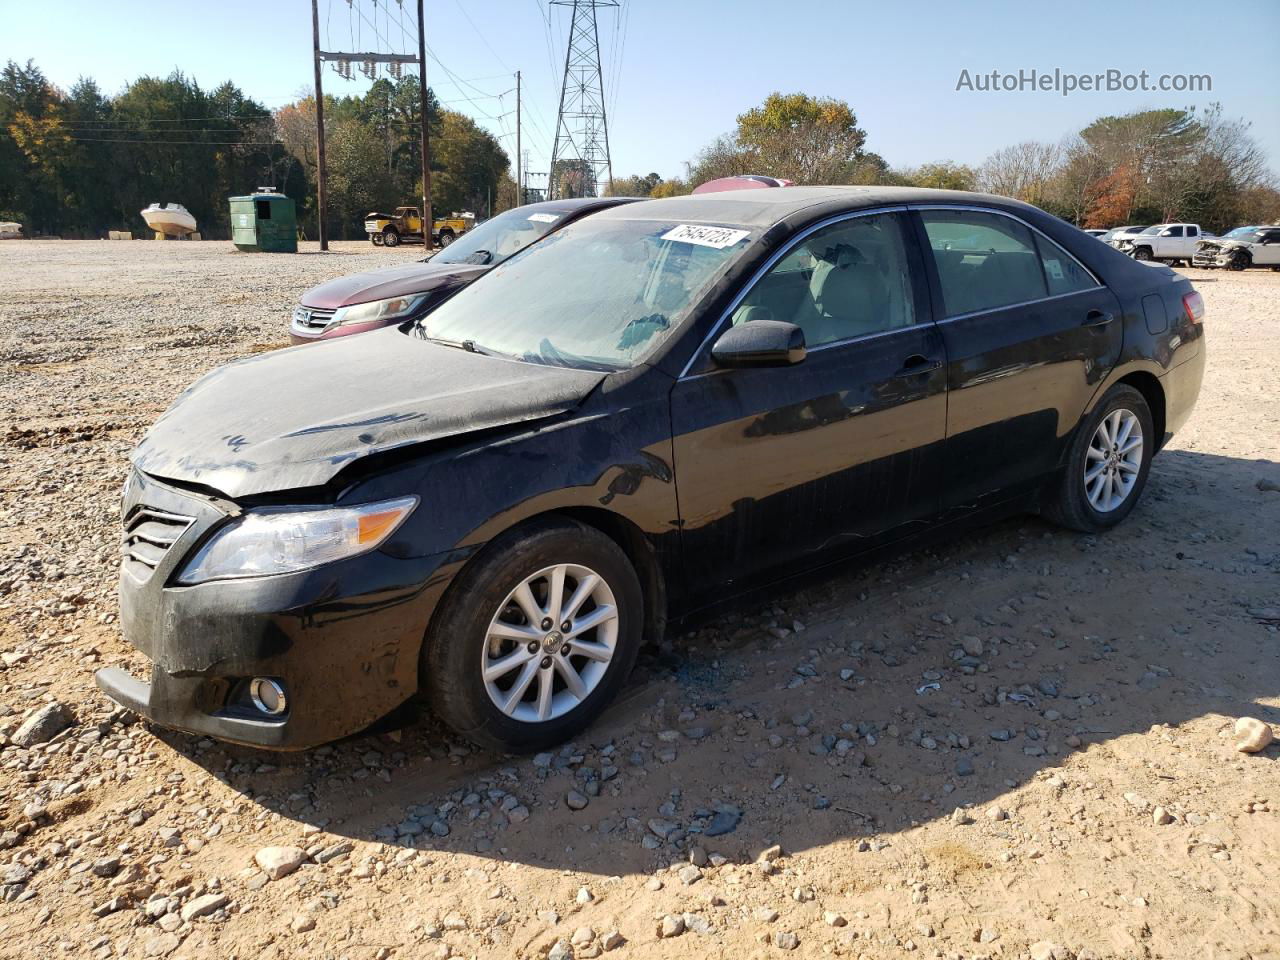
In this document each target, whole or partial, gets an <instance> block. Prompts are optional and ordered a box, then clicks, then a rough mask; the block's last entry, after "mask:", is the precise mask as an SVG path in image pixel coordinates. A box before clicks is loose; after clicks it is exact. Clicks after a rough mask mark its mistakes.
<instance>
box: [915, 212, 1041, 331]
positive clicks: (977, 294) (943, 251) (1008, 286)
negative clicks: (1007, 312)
mask: <svg viewBox="0 0 1280 960" xmlns="http://www.w3.org/2000/svg"><path fill="white" fill-rule="evenodd" d="M920 216H921V219H922V220H923V221H924V229H925V233H926V234H927V235H928V237H929V247H930V249H931V251H932V253H933V259H934V263H936V264H937V267H938V280H939V282H940V283H941V285H942V298H943V301H944V303H945V306H946V313H947V316H949V317H954V316H959V315H961V314H966V313H981V312H983V311H985V310H995V309H998V308H1000V307H1007V306H1010V305H1012V304H1015V303H1027V302H1029V301H1032V300H1041V299H1043V298H1044V297H1046V296H1048V295H1049V292H1048V286H1047V285H1046V283H1045V274H1044V270H1043V269H1042V268H1041V264H1040V254H1039V252H1038V251H1037V249H1036V245H1035V240H1034V239H1033V238H1032V236H1031V231H1030V230H1028V229H1027V228H1026V227H1024V226H1023V225H1022V224H1020V223H1018V222H1017V221H1016V220H1011V219H1010V218H1008V217H1002V216H999V215H997V214H993V213H983V212H981V211H978V210H958V209H957V210H921V211H920Z"/></svg>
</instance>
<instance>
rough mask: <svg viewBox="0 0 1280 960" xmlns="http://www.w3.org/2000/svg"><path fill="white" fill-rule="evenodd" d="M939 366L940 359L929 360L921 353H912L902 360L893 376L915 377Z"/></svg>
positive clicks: (930, 371)
mask: <svg viewBox="0 0 1280 960" xmlns="http://www.w3.org/2000/svg"><path fill="white" fill-rule="evenodd" d="M941 366H942V361H941V360H931V359H929V358H928V357H926V356H925V355H924V354H922V353H913V354H912V355H911V356H909V357H907V359H906V360H904V361H902V366H901V367H900V368H899V370H898V372H897V373H895V374H894V377H916V376H919V375H921V374H924V373H932V372H933V371H934V370H937V369H938V368H939V367H941Z"/></svg>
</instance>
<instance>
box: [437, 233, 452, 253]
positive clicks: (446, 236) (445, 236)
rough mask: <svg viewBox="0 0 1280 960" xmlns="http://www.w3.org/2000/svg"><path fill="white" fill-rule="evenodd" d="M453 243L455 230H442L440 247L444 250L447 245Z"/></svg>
mask: <svg viewBox="0 0 1280 960" xmlns="http://www.w3.org/2000/svg"><path fill="white" fill-rule="evenodd" d="M451 243H453V231H452V230H441V231H440V249H442V250H443V249H444V248H445V247H447V246H448V245H449V244H451Z"/></svg>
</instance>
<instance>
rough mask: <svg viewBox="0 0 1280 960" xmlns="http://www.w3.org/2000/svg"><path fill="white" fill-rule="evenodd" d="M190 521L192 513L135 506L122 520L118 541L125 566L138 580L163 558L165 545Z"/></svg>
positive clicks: (181, 532)
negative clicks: (181, 513)
mask: <svg viewBox="0 0 1280 960" xmlns="http://www.w3.org/2000/svg"><path fill="white" fill-rule="evenodd" d="M194 522H195V518H194V517H184V516H181V515H180V514H176V513H165V512H164V511H162V510H154V509H152V508H151V507H139V508H138V509H136V510H135V511H134V512H133V513H132V514H130V516H129V519H128V521H127V523H126V524H125V528H124V541H123V543H122V544H121V552H122V553H123V554H124V566H125V569H126V570H128V571H129V572H130V573H131V574H132V575H133V576H134V577H135V578H136V579H138V580H139V581H145V580H146V579H147V578H149V577H150V576H151V573H152V571H154V570H155V568H156V566H157V565H158V564H159V563H160V561H161V560H163V559H164V555H165V553H166V552H167V551H168V549H169V548H170V547H171V546H173V545H174V543H175V542H176V541H177V539H178V538H179V537H180V536H182V535H183V534H184V533H186V531H187V528H188V527H189V526H191V524H192V523H194Z"/></svg>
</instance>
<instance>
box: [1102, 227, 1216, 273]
mask: <svg viewBox="0 0 1280 960" xmlns="http://www.w3.org/2000/svg"><path fill="white" fill-rule="evenodd" d="M1203 238H1204V237H1203V234H1202V233H1201V232H1200V225H1199V224H1196V223H1157V224H1156V225H1155V226H1153V227H1147V229H1145V230H1143V231H1142V232H1141V233H1139V234H1129V235H1128V236H1122V237H1120V238H1118V239H1117V240H1116V241H1115V248H1116V249H1117V250H1119V251H1120V252H1121V253H1127V254H1128V255H1129V256H1131V257H1133V259H1135V260H1159V261H1160V262H1162V263H1168V264H1176V263H1177V262H1178V261H1179V260H1182V261H1185V262H1186V264H1187V266H1191V258H1192V257H1194V256H1195V255H1196V244H1198V243H1199V242H1200V241H1201V240H1202V239H1203Z"/></svg>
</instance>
